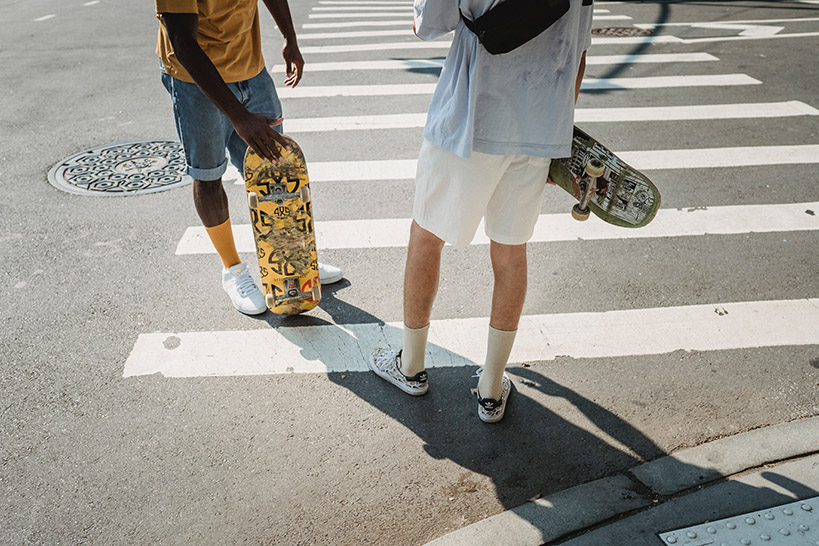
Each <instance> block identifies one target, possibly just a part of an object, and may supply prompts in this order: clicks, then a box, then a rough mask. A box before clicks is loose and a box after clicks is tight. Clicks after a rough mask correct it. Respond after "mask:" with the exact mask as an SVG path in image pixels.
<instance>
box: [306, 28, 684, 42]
mask: <svg viewBox="0 0 819 546" xmlns="http://www.w3.org/2000/svg"><path fill="white" fill-rule="evenodd" d="M407 26H408V27H409V23H407ZM381 36H413V37H414V36H415V32H414V31H413V30H412V28H411V27H410V28H408V29H406V30H366V31H358V32H312V33H310V32H302V33H300V34H299V39H300V40H305V39H306V40H335V39H342V38H343V39H347V38H377V37H381ZM682 41H683V40H682V39H681V38H678V37H676V36H667V35H663V36H647V37H636V38H600V37H598V38H592V45H599V44H606V45H629V44H662V43H682Z"/></svg>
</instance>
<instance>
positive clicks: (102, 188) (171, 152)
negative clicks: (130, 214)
mask: <svg viewBox="0 0 819 546" xmlns="http://www.w3.org/2000/svg"><path fill="white" fill-rule="evenodd" d="M185 170H186V169H185V152H184V151H183V149H182V144H180V143H179V142H178V141H176V140H140V141H137V142H122V143H120V144H111V145H109V146H100V147H99V148H94V149H92V150H88V151H85V152H80V153H78V154H75V155H73V156H71V157H69V158H68V159H64V160H63V161H61V162H59V163H58V164H57V165H55V166H54V167H53V168H52V169H51V170H50V171H49V173H48V181H49V182H50V183H51V185H53V186H55V187H57V188H59V189H61V190H63V191H67V192H69V193H78V194H81V195H102V196H106V195H137V194H144V193H155V192H159V191H165V190H169V189H172V188H176V187H179V186H185V185H187V184H190V183H191V178H190V177H189V176H186V175H185Z"/></svg>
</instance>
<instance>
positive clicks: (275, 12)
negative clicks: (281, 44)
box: [264, 0, 296, 44]
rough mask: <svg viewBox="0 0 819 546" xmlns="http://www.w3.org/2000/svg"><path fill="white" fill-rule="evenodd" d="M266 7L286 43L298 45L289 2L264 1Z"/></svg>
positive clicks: (284, 0)
mask: <svg viewBox="0 0 819 546" xmlns="http://www.w3.org/2000/svg"><path fill="white" fill-rule="evenodd" d="M264 5H265V6H267V10H268V11H269V12H270V15H272V16H273V19H274V20H275V21H276V25H277V26H278V27H279V32H281V33H282V36H283V37H284V39H285V41H287V42H291V43H293V44H295V43H296V29H295V27H293V17H292V16H291V15H290V6H289V5H288V4H287V0H264Z"/></svg>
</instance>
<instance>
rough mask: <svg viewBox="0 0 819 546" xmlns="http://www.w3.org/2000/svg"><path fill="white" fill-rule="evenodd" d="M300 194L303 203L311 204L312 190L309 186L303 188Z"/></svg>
mask: <svg viewBox="0 0 819 546" xmlns="http://www.w3.org/2000/svg"><path fill="white" fill-rule="evenodd" d="M299 193H300V197H301V200H302V201H303V202H305V203H309V202H310V188H308V187H307V186H303V187H302V188H301V190H300V191H299Z"/></svg>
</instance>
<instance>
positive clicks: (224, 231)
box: [205, 218, 242, 269]
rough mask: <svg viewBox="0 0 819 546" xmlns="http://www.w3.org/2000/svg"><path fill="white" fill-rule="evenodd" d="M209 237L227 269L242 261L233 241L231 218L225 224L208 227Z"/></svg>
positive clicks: (206, 229)
mask: <svg viewBox="0 0 819 546" xmlns="http://www.w3.org/2000/svg"><path fill="white" fill-rule="evenodd" d="M205 231H207V232H208V237H210V241H211V242H212V243H213V246H214V247H215V248H216V252H217V253H218V254H219V257H220V258H222V264H223V265H224V266H225V269H227V268H229V267H233V266H234V265H236V264H238V263H240V262H241V261H242V260H241V259H240V258H239V254H238V253H237V252H236V243H235V242H234V241H233V229H232V228H231V227H230V218H228V219H227V221H226V222H225V223H224V224H219V225H218V226H214V227H206V228H205Z"/></svg>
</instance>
